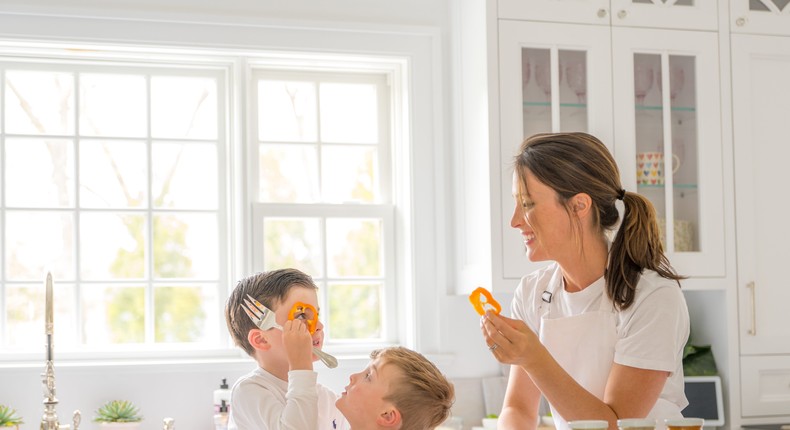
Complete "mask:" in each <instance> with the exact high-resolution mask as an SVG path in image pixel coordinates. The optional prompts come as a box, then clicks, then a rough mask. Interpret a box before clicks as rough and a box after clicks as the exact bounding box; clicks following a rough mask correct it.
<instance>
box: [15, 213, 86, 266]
mask: <svg viewBox="0 0 790 430" xmlns="http://www.w3.org/2000/svg"><path fill="white" fill-rule="evenodd" d="M5 221H6V223H5V240H6V252H5V259H6V261H5V267H6V276H7V277H8V279H10V280H19V281H21V280H29V281H38V280H43V279H44V274H45V273H46V272H47V271H50V272H52V276H53V277H54V278H55V279H69V280H71V279H74V278H75V276H74V251H73V250H74V219H73V215H72V214H71V213H63V212H27V211H8V210H7V211H6V219H5Z"/></svg>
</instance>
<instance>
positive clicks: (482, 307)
mask: <svg viewBox="0 0 790 430" xmlns="http://www.w3.org/2000/svg"><path fill="white" fill-rule="evenodd" d="M469 301H470V302H471V303H472V306H474V307H475V310H476V311H477V313H478V314H480V315H484V314H485V313H486V311H487V310H489V309H491V310H492V311H494V313H496V314H499V313H500V312H502V306H501V305H500V304H499V302H497V301H496V300H495V299H494V296H492V295H491V293H490V292H489V291H488V290H486V289H485V288H483V287H477V288H476V289H475V290H474V291H472V294H470V295H469Z"/></svg>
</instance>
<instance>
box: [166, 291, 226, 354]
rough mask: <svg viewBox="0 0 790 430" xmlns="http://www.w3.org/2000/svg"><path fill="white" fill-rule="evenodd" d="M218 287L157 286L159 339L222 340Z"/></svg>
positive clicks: (182, 340)
mask: <svg viewBox="0 0 790 430" xmlns="http://www.w3.org/2000/svg"><path fill="white" fill-rule="evenodd" d="M217 309H219V300H218V298H217V287H216V285H213V286H205V287H171V286H168V287H156V288H155V289H154V332H155V340H156V342H166V343H172V342H200V343H210V342H216V341H217V340H218V339H219V329H218V328H219V327H220V324H219V312H217Z"/></svg>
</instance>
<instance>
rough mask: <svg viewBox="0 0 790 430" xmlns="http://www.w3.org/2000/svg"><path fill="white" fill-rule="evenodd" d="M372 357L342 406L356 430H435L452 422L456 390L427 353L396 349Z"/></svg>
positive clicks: (354, 377)
mask: <svg viewBox="0 0 790 430" xmlns="http://www.w3.org/2000/svg"><path fill="white" fill-rule="evenodd" d="M370 358H371V361H370V363H369V364H368V367H367V368H365V370H363V371H362V372H360V373H355V374H353V375H351V378H350V383H349V385H348V386H347V387H346V391H344V392H343V393H342V394H341V396H340V399H338V400H337V403H336V404H337V408H338V409H339V410H340V411H341V412H342V413H343V415H345V417H346V419H347V420H348V422H349V423H350V425H351V428H352V429H353V430H380V429H386V430H397V429H401V430H429V429H433V428H435V427H436V426H438V425H439V424H441V423H442V422H444V421H445V420H446V419H447V417H448V416H449V415H450V408H451V407H452V405H453V401H454V398H455V392H454V391H455V390H454V388H453V385H452V384H451V383H450V382H449V381H448V380H447V378H446V377H445V376H444V375H442V373H441V372H440V371H439V369H438V368H436V366H435V365H434V364H433V363H431V362H430V361H429V360H428V359H427V358H425V357H424V356H423V355H422V354H420V353H418V352H416V351H412V350H410V349H408V348H403V347H391V348H385V349H380V350H376V351H373V352H372V353H371V354H370Z"/></svg>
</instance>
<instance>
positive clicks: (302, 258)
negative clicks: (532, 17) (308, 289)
mask: <svg viewBox="0 0 790 430" xmlns="http://www.w3.org/2000/svg"><path fill="white" fill-rule="evenodd" d="M263 236H264V237H263V262H264V270H274V269H281V268H283V267H293V268H296V269H299V270H301V271H303V272H305V273H309V274H310V275H312V276H321V275H322V274H323V270H322V267H321V256H322V253H321V227H320V220H319V219H317V218H288V219H278V218H267V219H265V220H264V221H263Z"/></svg>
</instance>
